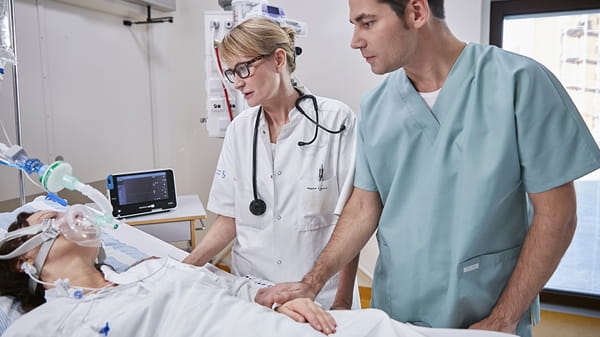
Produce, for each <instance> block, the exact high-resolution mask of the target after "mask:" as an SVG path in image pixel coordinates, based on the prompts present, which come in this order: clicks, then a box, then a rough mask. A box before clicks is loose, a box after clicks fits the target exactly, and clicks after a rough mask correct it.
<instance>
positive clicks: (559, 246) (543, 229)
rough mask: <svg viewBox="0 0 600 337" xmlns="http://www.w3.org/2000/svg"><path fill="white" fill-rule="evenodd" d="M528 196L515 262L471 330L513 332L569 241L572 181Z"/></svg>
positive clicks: (572, 213) (574, 222)
mask: <svg viewBox="0 0 600 337" xmlns="http://www.w3.org/2000/svg"><path fill="white" fill-rule="evenodd" d="M529 197H530V199H531V202H532V203H533V206H534V216H533V221H532V223H531V228H530V229H529V233H528V234H527V237H526V238H525V243H524V244H523V248H522V249H521V255H520V256H519V260H518V261H517V265H516V266H515V269H514V271H513V273H512V275H511V277H510V279H509V280H508V283H507V284H506V287H505V288H504V290H503V291H502V294H501V295H500V298H499V299H498V302H497V303H496V305H495V306H494V308H493V309H492V312H491V313H490V315H489V316H488V317H486V318H485V319H483V320H482V321H480V322H478V323H475V324H473V325H471V327H470V328H472V329H482V330H494V331H502V332H509V333H515V331H516V328H517V324H518V323H519V320H520V319H521V316H522V315H523V314H524V313H525V311H526V310H527V308H528V307H529V306H530V305H531V302H532V301H533V300H534V298H535V296H537V294H538V293H539V292H540V291H541V290H542V288H543V287H544V285H545V284H546V282H547V281H548V279H549V278H550V276H552V273H553V272H554V270H555V269H556V267H557V266H558V263H559V262H560V259H561V258H562V256H563V254H564V253H565V251H566V250H567V248H568V247H569V244H570V243H571V239H572V238H573V234H574V233H575V227H576V225H577V213H576V211H577V203H576V200H575V189H574V187H573V183H572V182H570V183H567V184H565V185H562V186H559V187H556V188H554V189H551V190H549V191H546V192H541V193H532V194H530V195H529Z"/></svg>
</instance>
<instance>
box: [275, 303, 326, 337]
mask: <svg viewBox="0 0 600 337" xmlns="http://www.w3.org/2000/svg"><path fill="white" fill-rule="evenodd" d="M275 310H276V311H277V312H279V313H282V314H284V315H286V316H288V317H290V318H292V319H293V320H294V321H296V322H300V323H306V322H308V324H310V326H312V327H313V328H314V329H315V330H317V331H321V332H322V333H324V334H326V335H329V334H332V333H335V327H336V323H335V320H334V319H333V316H331V315H330V314H329V313H328V312H327V311H325V310H323V308H321V307H320V306H318V305H317V304H316V303H315V302H313V301H312V300H309V299H308V298H297V299H294V300H291V301H289V302H286V303H284V304H283V305H281V306H279V307H278V308H277V309H275Z"/></svg>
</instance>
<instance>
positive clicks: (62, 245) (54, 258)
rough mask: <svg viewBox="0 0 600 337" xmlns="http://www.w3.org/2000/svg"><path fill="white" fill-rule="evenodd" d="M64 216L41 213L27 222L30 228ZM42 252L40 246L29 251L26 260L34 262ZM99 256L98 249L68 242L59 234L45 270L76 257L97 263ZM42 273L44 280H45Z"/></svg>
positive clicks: (37, 213)
mask: <svg viewBox="0 0 600 337" xmlns="http://www.w3.org/2000/svg"><path fill="white" fill-rule="evenodd" d="M62 216H64V212H56V211H39V212H36V213H34V214H32V215H31V216H29V217H28V218H27V222H28V223H29V225H30V226H33V225H37V224H40V223H42V222H43V221H44V220H46V219H57V218H60V217H62ZM39 250H40V246H38V247H36V248H34V249H32V250H30V251H28V252H27V253H25V254H24V258H25V259H26V260H29V261H34V260H35V258H36V256H37V254H38V252H39ZM97 255H98V247H83V246H80V245H78V244H76V243H75V242H73V241H71V240H68V239H66V238H65V237H64V235H62V234H59V235H58V237H57V238H56V241H55V242H54V244H53V245H52V248H51V249H50V252H49V253H48V256H47V257H46V263H45V264H44V269H46V267H50V266H52V265H54V264H55V263H61V261H63V260H62V259H63V258H65V257H67V258H72V257H74V256H86V257H89V258H90V260H91V261H92V264H93V262H94V261H95V258H96V256H97ZM43 274H44V273H43V271H42V278H43Z"/></svg>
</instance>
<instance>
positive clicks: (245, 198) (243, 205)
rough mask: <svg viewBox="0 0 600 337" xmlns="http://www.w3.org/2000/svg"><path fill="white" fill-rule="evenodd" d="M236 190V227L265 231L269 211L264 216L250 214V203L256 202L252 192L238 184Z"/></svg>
mask: <svg viewBox="0 0 600 337" xmlns="http://www.w3.org/2000/svg"><path fill="white" fill-rule="evenodd" d="M237 184H238V186H236V189H235V225H236V226H238V227H242V228H247V227H252V228H256V229H263V228H264V227H265V223H266V219H267V216H266V215H267V214H268V213H269V206H268V205H267V211H266V212H265V213H264V214H262V215H254V214H252V213H251V212H250V203H251V202H252V200H254V196H253V194H252V190H251V189H249V188H248V187H246V186H241V185H240V184H239V182H238V183H237Z"/></svg>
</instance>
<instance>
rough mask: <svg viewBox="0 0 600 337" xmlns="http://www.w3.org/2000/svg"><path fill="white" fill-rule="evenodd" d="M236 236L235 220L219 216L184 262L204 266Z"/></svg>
mask: <svg viewBox="0 0 600 337" xmlns="http://www.w3.org/2000/svg"><path fill="white" fill-rule="evenodd" d="M235 234H236V232H235V219H234V218H230V217H227V216H223V215H219V216H218V217H217V220H215V222H214V223H213V224H212V226H210V229H209V230H208V232H207V233H206V235H205V236H204V238H202V241H200V243H199V244H198V246H197V247H196V248H195V249H194V250H193V251H192V252H191V253H190V255H188V256H187V257H186V258H185V259H183V261H182V262H183V263H189V264H193V265H196V266H202V265H204V264H205V263H207V262H208V261H210V259H212V258H213V257H214V256H215V255H217V253H219V252H220V251H221V250H223V249H224V248H225V247H226V246H227V245H228V244H229V243H230V242H231V240H233V239H234V238H235Z"/></svg>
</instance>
